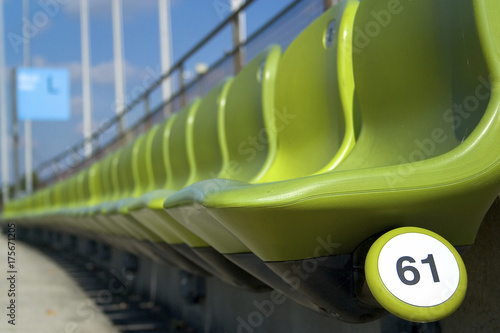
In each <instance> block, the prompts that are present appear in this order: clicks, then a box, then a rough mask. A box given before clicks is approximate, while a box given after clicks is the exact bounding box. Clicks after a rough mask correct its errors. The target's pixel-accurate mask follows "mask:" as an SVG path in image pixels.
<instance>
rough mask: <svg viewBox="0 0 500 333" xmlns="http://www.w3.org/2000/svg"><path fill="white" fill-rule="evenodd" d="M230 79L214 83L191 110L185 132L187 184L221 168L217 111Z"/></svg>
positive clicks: (204, 177) (207, 177)
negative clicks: (187, 165)
mask: <svg viewBox="0 0 500 333" xmlns="http://www.w3.org/2000/svg"><path fill="white" fill-rule="evenodd" d="M231 83H232V79H231V78H230V79H226V80H224V81H222V82H220V83H219V84H217V85H216V86H215V87H214V88H213V89H212V90H210V92H209V93H208V94H207V95H206V96H205V97H204V98H203V99H202V100H201V102H200V105H199V106H198V108H197V109H196V110H195V111H193V112H190V115H189V120H188V124H189V125H190V126H189V127H188V131H187V135H188V145H187V149H188V156H189V158H190V166H191V176H190V179H189V184H191V183H194V182H198V181H200V180H205V179H210V178H216V177H217V176H218V175H219V173H220V172H221V170H222V165H223V160H222V150H221V142H220V140H219V133H220V131H219V130H220V128H219V118H220V117H219V115H220V114H221V113H222V112H223V110H224V105H225V103H226V96H227V92H228V90H229V88H230V86H231Z"/></svg>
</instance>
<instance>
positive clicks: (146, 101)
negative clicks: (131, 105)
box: [144, 92, 152, 131]
mask: <svg viewBox="0 0 500 333" xmlns="http://www.w3.org/2000/svg"><path fill="white" fill-rule="evenodd" d="M150 112H151V109H150V106H149V92H148V93H147V94H146V96H144V116H145V117H146V122H145V124H144V131H148V130H149V129H150V128H151V125H152V124H151V117H150Z"/></svg>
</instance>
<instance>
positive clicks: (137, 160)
mask: <svg viewBox="0 0 500 333" xmlns="http://www.w3.org/2000/svg"><path fill="white" fill-rule="evenodd" d="M158 127H159V125H156V126H154V127H153V128H151V129H150V130H149V131H148V132H146V133H144V134H143V135H141V136H140V137H138V138H137V139H136V144H134V147H133V148H132V163H131V168H132V177H133V181H134V188H133V192H132V197H134V198H136V197H139V196H141V195H142V194H144V193H146V192H147V189H148V186H149V183H150V182H151V172H152V171H151V160H149V159H148V152H147V150H148V149H149V147H150V145H151V139H152V137H153V136H154V134H155V133H156V131H157V130H158Z"/></svg>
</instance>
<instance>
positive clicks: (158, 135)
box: [146, 106, 190, 192]
mask: <svg viewBox="0 0 500 333" xmlns="http://www.w3.org/2000/svg"><path fill="white" fill-rule="evenodd" d="M189 107H190V106H188V108H189ZM176 117H177V114H173V115H172V116H170V117H169V118H168V119H166V120H164V121H163V122H162V123H161V124H159V126H158V128H157V130H156V131H155V132H154V133H153V136H152V137H149V138H148V139H149V140H148V144H147V147H146V160H148V161H151V163H150V167H151V178H150V181H149V185H148V188H147V191H146V192H150V191H153V190H157V189H163V188H168V187H169V185H170V184H169V180H171V179H172V170H171V165H170V163H169V141H170V132H171V129H172V126H173V124H174V122H175V121H176V120H175V119H176ZM170 182H171V181H170Z"/></svg>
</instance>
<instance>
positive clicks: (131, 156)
mask: <svg viewBox="0 0 500 333" xmlns="http://www.w3.org/2000/svg"><path fill="white" fill-rule="evenodd" d="M145 138H146V135H145V134H143V135H141V136H139V137H138V138H136V139H135V140H134V141H132V142H130V143H129V144H127V145H126V146H125V147H123V149H122V150H121V152H120V154H119V156H118V158H117V159H116V160H115V161H114V165H113V169H114V171H115V174H116V175H117V177H116V180H117V182H118V185H117V186H118V188H119V190H118V191H117V192H118V193H115V196H114V198H116V199H121V198H129V197H133V196H134V195H135V192H136V190H137V189H136V185H138V183H137V181H136V180H137V177H138V174H136V173H137V172H138V170H136V169H137V168H136V167H134V164H135V163H137V160H138V158H137V157H138V155H139V153H140V151H141V149H144V146H142V143H143V142H144V140H145Z"/></svg>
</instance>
